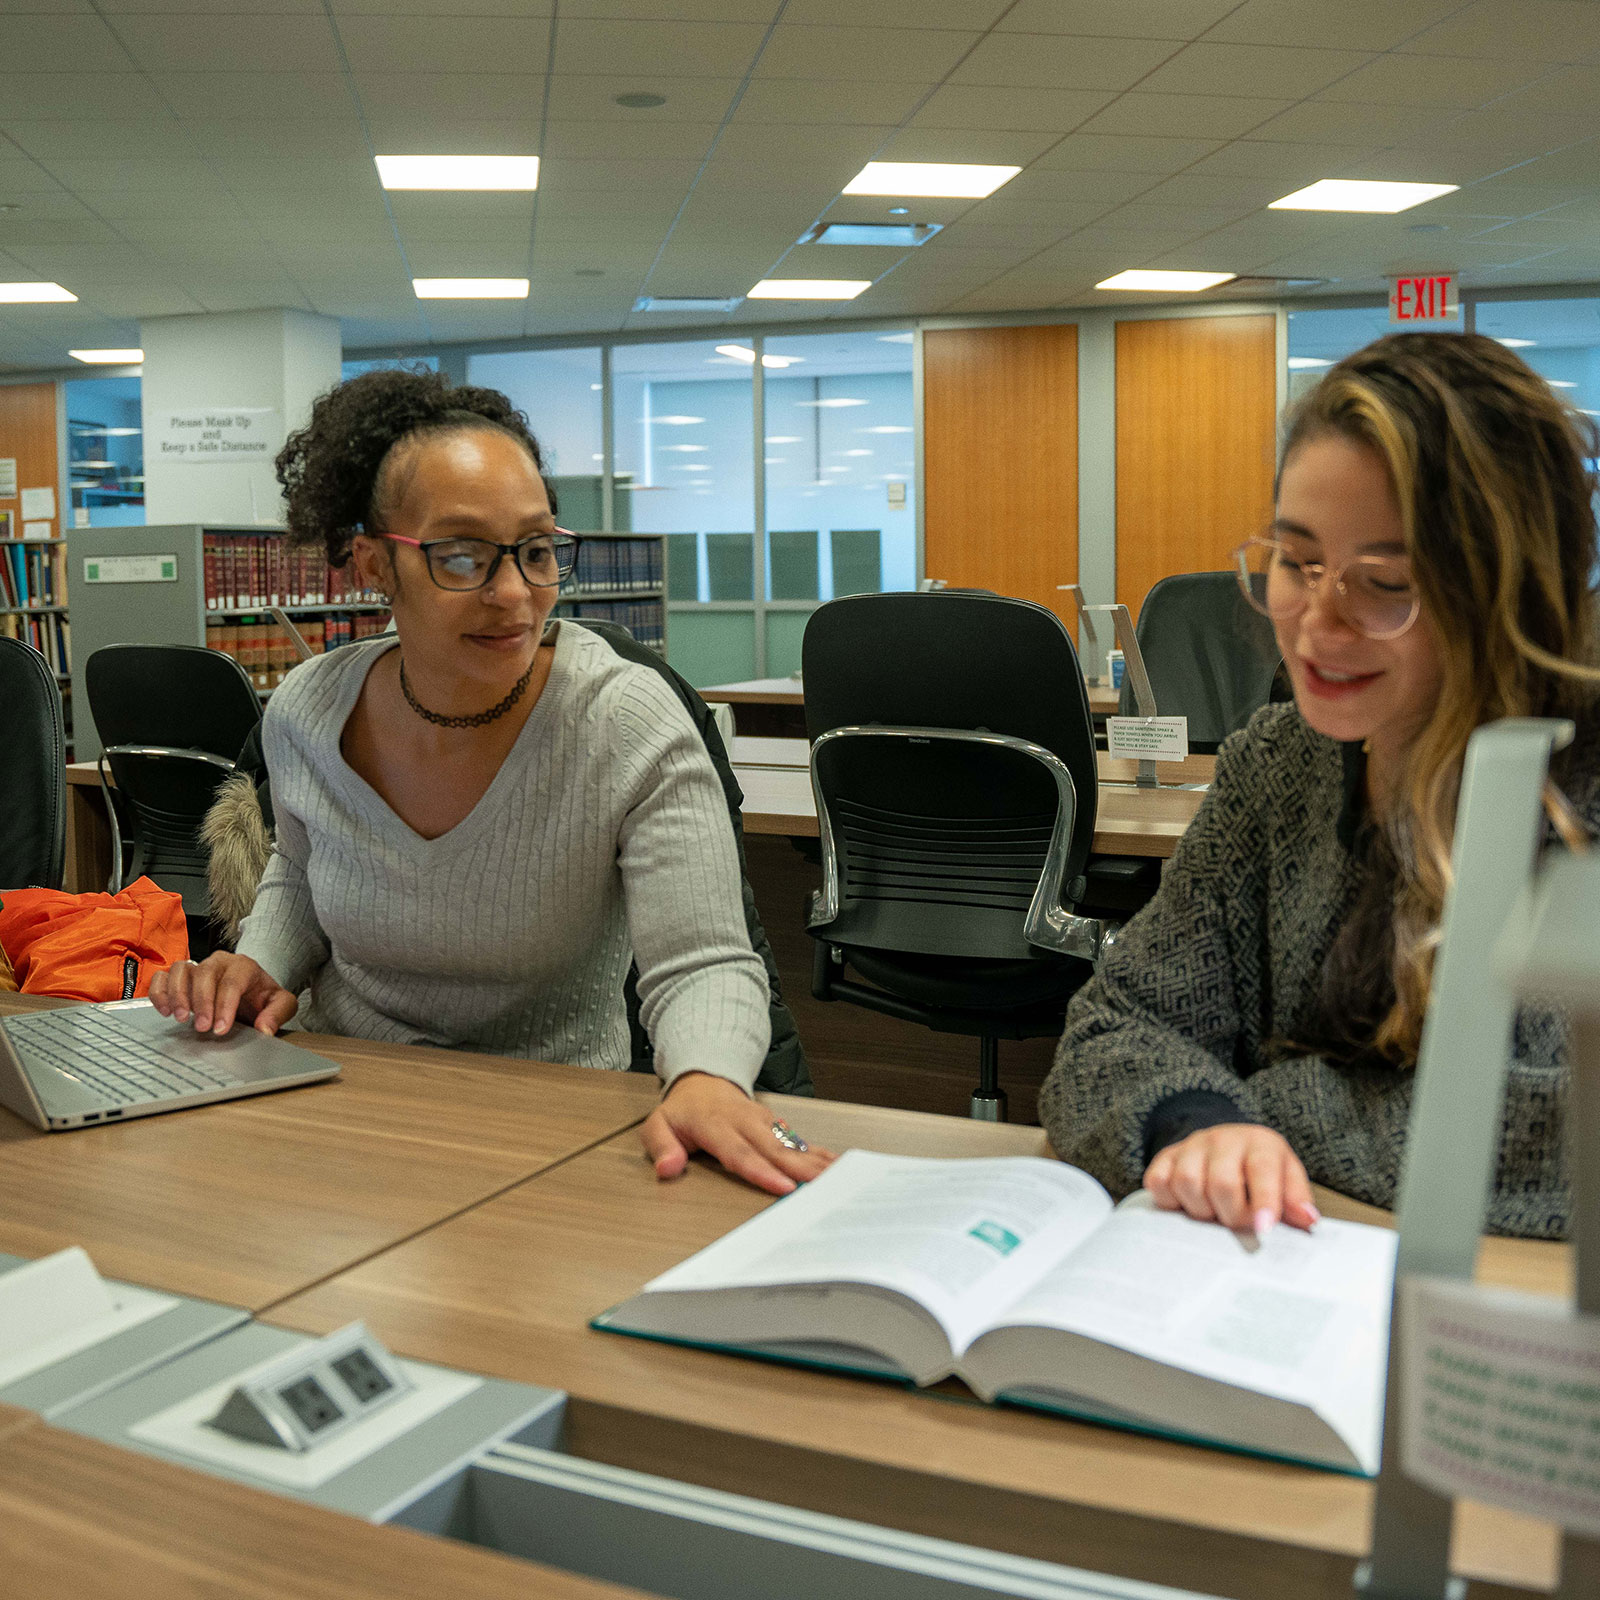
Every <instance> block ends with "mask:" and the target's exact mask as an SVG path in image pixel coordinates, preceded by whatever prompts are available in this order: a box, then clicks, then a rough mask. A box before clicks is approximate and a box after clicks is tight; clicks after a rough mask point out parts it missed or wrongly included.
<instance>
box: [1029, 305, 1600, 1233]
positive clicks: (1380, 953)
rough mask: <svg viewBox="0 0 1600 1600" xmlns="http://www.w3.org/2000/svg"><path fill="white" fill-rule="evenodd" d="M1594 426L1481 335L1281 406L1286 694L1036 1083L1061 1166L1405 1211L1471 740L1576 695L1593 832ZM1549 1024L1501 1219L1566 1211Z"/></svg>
mask: <svg viewBox="0 0 1600 1600" xmlns="http://www.w3.org/2000/svg"><path fill="white" fill-rule="evenodd" d="M1595 454H1596V442H1595V434H1594V429H1593V428H1592V426H1591V425H1590V424H1589V423H1588V421H1587V419H1586V418H1584V417H1582V416H1581V415H1579V414H1578V413H1576V412H1574V411H1573V410H1571V409H1570V408H1569V407H1567V406H1565V405H1563V404H1562V403H1561V401H1560V400H1558V399H1557V397H1556V395H1555V394H1554V393H1553V392H1552V390H1551V388H1550V387H1549V385H1548V384H1547V383H1546V382H1545V381H1544V379H1542V378H1541V377H1540V376H1539V375H1538V374H1537V373H1535V372H1534V371H1533V370H1532V369H1531V368H1529V367H1528V366H1527V364H1526V363H1525V362H1523V361H1522V360H1520V359H1519V358H1518V357H1517V356H1515V355H1513V354H1512V353H1511V352H1510V351H1508V350H1506V349H1504V348H1503V347H1502V346H1500V345H1499V344H1497V343H1496V342H1495V341H1494V340H1492V339H1486V338H1482V337H1480V336H1478V335H1474V334H1467V335H1458V334H1397V335H1394V336H1392V337H1390V338H1387V339H1381V340H1379V341H1378V342H1377V343H1375V344H1372V345H1369V346H1368V347H1367V348H1366V349H1364V350H1361V351H1358V352H1357V353H1356V354H1355V355H1352V356H1349V357H1347V358H1346V359H1345V360H1344V361H1341V362H1340V363H1339V364H1338V365H1337V366H1335V367H1333V368H1332V369H1331V370H1330V371H1329V372H1328V374H1327V376H1326V377H1325V378H1324V379H1323V380H1322V382H1321V383H1320V384H1319V385H1318V386H1317V387H1316V388H1315V389H1314V390H1313V391H1312V392H1311V393H1310V394H1309V395H1308V396H1306V398H1305V399H1304V400H1303V401H1302V402H1301V404H1300V405H1299V407H1298V408H1297V410H1296V411H1295V412H1294V413H1293V415H1292V416H1291V418H1290V420H1289V425H1288V429H1287V433H1286V438H1285V443H1284V448H1283V454H1282V460H1281V466H1280V469H1279V476H1278V484H1277V493H1276V501H1277V504H1276V515H1275V517H1274V519H1273V522H1272V524H1271V526H1270V528H1269V529H1268V530H1267V532H1266V534H1265V535H1263V536H1262V537H1261V538H1259V539H1254V540H1251V541H1249V542H1248V543H1247V544H1246V545H1245V546H1243V547H1241V550H1240V551H1239V552H1238V554H1237V560H1238V563H1239V573H1240V581H1241V585H1242V586H1243V588H1244V590H1245V592H1246V594H1247V596H1248V597H1249V598H1250V600H1251V603H1252V604H1254V605H1256V606H1257V607H1258V608H1259V609H1261V610H1264V611H1266V613H1267V614H1268V615H1269V616H1270V617H1271V618H1272V621H1273V624H1274V627H1275V629H1276V633H1277V639H1278V644H1279V647H1280V648H1281V650H1282V652H1283V657H1284V663H1285V666H1286V668H1287V671H1288V674H1289V678H1290V681H1291V683H1292V685H1293V688H1294V704H1293V705H1274V706H1269V707H1267V708H1265V709H1264V710H1262V711H1260V712H1258V713H1257V714H1256V716H1255V717H1254V718H1253V719H1252V721H1251V723H1250V725H1249V727H1248V728H1246V729H1245V730H1244V731H1243V732H1242V733H1239V734H1236V735H1235V736H1234V737H1233V738H1232V739H1230V740H1229V741H1228V742H1227V743H1226V744H1225V745H1224V746H1223V748H1222V751H1221V752H1220V754H1219V757H1218V762H1217V770H1216V775H1215V779H1214V782H1213V784H1212V787H1211V792H1210V794H1209V795H1208V796H1207V798H1206V802H1205V804H1204V805H1203V806H1202V808H1201V810H1200V813H1199V815H1198V816H1197V817H1196V819H1195V822H1194V825H1193V826H1192V827H1191V828H1190V830H1189V832H1188V833H1187V835H1186V836H1185V838H1184V840H1183V842H1182V844H1181V845H1180V847H1179V849H1178V852H1177V854H1176V855H1175V856H1174V857H1173V859H1172V861H1171V863H1170V864H1169V866H1168V868H1167V870H1166V872H1165V873H1164V875H1163V877H1162V883H1161V888H1160V891H1159V892H1158V894H1157V895H1156V897H1155V899H1154V900H1153V901H1152V902H1151V903H1150V905H1149V906H1147V907H1146V908H1145V910H1144V911H1142V912H1141V913H1140V914H1139V915H1138V916H1137V917H1136V918H1134V919H1133V920H1132V921H1131V922H1130V923H1129V924H1128V926H1127V927H1126V928H1125V929H1124V930H1123V932H1122V935H1121V937H1120V939H1119V940H1118V942H1117V943H1116V945H1115V946H1114V947H1113V949H1112V951H1111V952H1110V953H1109V954H1108V956H1107V957H1106V958H1105V960H1104V961H1103V962H1102V964H1101V966H1100V969H1099V971H1098V972H1097V974H1096V976H1095V978H1094V979H1093V980H1092V981H1091V982H1090V983H1089V984H1088V985H1087V986H1086V987H1085V988H1084V989H1083V990H1082V991H1081V992H1080V993H1079V995H1078V996H1077V997H1076V999H1075V1000H1074V1002H1073V1005H1072V1008H1071V1010H1070V1011H1069V1013H1068V1017H1067V1029H1066V1033H1065V1036H1064V1037H1063V1039H1062V1041H1061V1046H1060V1049H1059V1051H1058V1053H1057V1057H1056V1064H1055V1068H1054V1070H1053V1071H1052V1073H1051V1075H1050V1078H1049V1079H1048V1081H1047V1082H1046V1084H1045V1087H1044V1090H1043V1093H1042V1095H1041V1098H1040V1110H1041V1113H1042V1119H1043V1121H1044V1123H1045V1126H1046V1128H1047V1129H1048V1130H1049V1133H1050V1137H1051V1141H1052V1143H1053V1144H1054V1146H1055V1148H1056V1149H1057V1150H1058V1151H1059V1152H1060V1154H1061V1155H1063V1156H1064V1157H1065V1158H1066V1159H1068V1160H1070V1161H1073V1162H1075V1163H1077V1164H1079V1165H1081V1166H1084V1167H1087V1168H1088V1169H1089V1170H1091V1171H1093V1172H1095V1173H1096V1174H1097V1175H1098V1176H1100V1177H1101V1178H1102V1179H1104V1180H1105V1181H1106V1182H1108V1183H1109V1184H1110V1185H1111V1186H1112V1187H1113V1188H1114V1189H1117V1190H1119V1191H1125V1190H1130V1189H1133V1188H1136V1187H1138V1186H1139V1184H1141V1183H1143V1185H1144V1186H1145V1187H1146V1188H1147V1189H1149V1190H1150V1191H1151V1193H1152V1195H1153V1197H1154V1199H1155V1201H1156V1203H1157V1204H1158V1205H1161V1206H1163V1207H1166V1208H1168V1209H1180V1208H1181V1209H1182V1210H1184V1211H1186V1212H1187V1213H1189V1214H1190V1215H1191V1216H1195V1217H1199V1218H1203V1219H1216V1220H1220V1221H1222V1222H1224V1223H1226V1224H1228V1225H1229V1226H1233V1227H1250V1226H1254V1227H1255V1228H1256V1229H1257V1230H1258V1231H1260V1230H1263V1229H1265V1228H1269V1227H1271V1226H1273V1225H1274V1224H1276V1223H1277V1222H1279V1221H1285V1222H1288V1223H1290V1224H1293V1225H1296V1226H1300V1227H1309V1226H1310V1225H1311V1224H1312V1223H1313V1222H1315V1220H1316V1216H1317V1213H1316V1209H1315V1207H1314V1206H1313V1204H1312V1200H1311V1190H1310V1183H1311V1182H1312V1181H1315V1182H1318V1183H1323V1184H1326V1185H1328V1186H1329V1187H1330V1188H1333V1189H1337V1190H1339V1191H1341V1192H1343V1193H1346V1194H1350V1195H1354V1196H1356V1197H1357V1198H1359V1199H1363V1200H1368V1201H1371V1202H1373V1203H1375V1204H1378V1205H1392V1204H1393V1202H1394V1196H1395V1190H1396V1186H1397V1182H1398V1178H1399V1171H1400V1164H1401V1158H1402V1155H1403V1151H1404V1145H1405V1134H1406V1124H1407V1120H1408V1117H1409V1112H1410V1104H1411V1091H1412V1083H1413V1069H1414V1067H1415V1065H1416V1060H1417V1049H1418V1044H1419V1041H1420V1038H1421V1033H1422V1022H1423V1016H1424V1013H1425V1011H1426V1008H1427V1003H1428V992H1429V983H1430V978H1431V973H1432V966H1433V958H1434V954H1435V950H1436V947H1437V943H1438V937H1439V924H1440V915H1441V911H1442V907H1443V903H1444V897H1445V894H1446V891H1447V890H1448V888H1449V885H1450V849H1451V841H1452V837H1453V833H1454V826H1455V808H1456V799H1457V794H1458V790H1459V785H1460V781H1461V769H1462V760H1463V757H1464V754H1465V751H1466V746H1467V740H1468V739H1469V737H1470V736H1471V734H1472V732H1473V730H1474V729H1475V728H1478V727H1480V726H1482V725H1483V724H1484V723H1487V722H1493V721H1495V720H1497V719H1498V718H1501V717H1527V716H1532V717H1566V718H1571V719H1572V720H1573V721H1574V722H1575V723H1576V725H1577V737H1576V739H1575V740H1574V742H1573V744H1572V745H1571V746H1570V747H1569V748H1568V749H1567V750H1565V751H1564V752H1562V753H1561V755H1560V756H1559V757H1558V758H1557V761H1556V763H1555V765H1554V767H1553V771H1552V778H1553V781H1554V783H1555V785H1557V786H1558V787H1559V790H1560V791H1561V792H1562V793H1564V795H1565V796H1566V798H1567V800H1570V802H1571V803H1572V805H1573V806H1574V807H1575V808H1576V816H1575V817H1574V816H1573V815H1572V814H1571V812H1570V811H1568V810H1567V808H1566V806H1565V803H1564V802H1563V801H1562V800H1561V799H1560V798H1559V797H1558V796H1556V795H1554V794H1553V795H1552V796H1551V805H1552V808H1553V809H1554V810H1556V811H1557V813H1558V815H1559V816H1561V817H1562V819H1563V824H1564V827H1565V829H1566V831H1567V832H1569V833H1571V832H1573V831H1574V830H1575V829H1577V828H1579V827H1582V826H1587V827H1589V828H1593V827H1595V826H1596V825H1597V824H1600V672H1597V671H1596V667H1595V661H1596V648H1595V646H1596V640H1595V623H1596V613H1595V603H1594V595H1593V593H1592V582H1593V571H1594V566H1595V559H1596V529H1595V514H1594V507H1593V498H1592V497H1593V495H1594V492H1595V488H1596V484H1595V478H1594V471H1593V467H1592V465H1591V462H1592V460H1593V458H1594V456H1595ZM1565 1042H1566V1041H1565V1029H1564V1026H1563V1025H1562V1023H1561V1021H1560V1019H1559V1018H1558V1017H1556V1016H1554V1015H1552V1014H1549V1013H1546V1012H1537V1011H1531V1010H1530V1011H1525V1012H1523V1013H1522V1015H1521V1016H1520V1017H1519V1019H1518V1024H1517V1031H1516V1041H1515V1059H1514V1061H1513V1062H1512V1064H1511V1072H1510V1077H1509V1081H1508V1086H1507V1092H1506V1097H1505V1110H1504V1128H1503V1131H1502V1135H1501V1140H1500V1149H1499V1166H1498V1172H1497V1176H1496V1183H1495V1192H1494V1194H1493V1195H1492V1197H1491V1200H1490V1206H1489V1223H1490V1226H1491V1227H1492V1228H1494V1229H1495V1230H1496V1231H1499V1232H1505V1233H1513V1234H1522V1235H1532V1236H1537V1237H1559V1236H1561V1235H1562V1234H1564V1232H1565V1230H1566V1221H1567V1210H1568V1189H1567V1180H1566V1174H1565V1169H1564V1161H1563V1149H1562V1138H1563V1131H1562V1129H1563V1115H1564V1106H1565V1092H1566V1068H1565Z"/></svg>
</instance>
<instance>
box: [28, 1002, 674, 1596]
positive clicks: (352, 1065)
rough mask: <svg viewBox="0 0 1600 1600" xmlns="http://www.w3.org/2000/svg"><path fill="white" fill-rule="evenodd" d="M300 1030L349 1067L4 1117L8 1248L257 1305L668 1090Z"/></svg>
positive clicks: (578, 1145)
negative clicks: (72, 1114)
mask: <svg viewBox="0 0 1600 1600" xmlns="http://www.w3.org/2000/svg"><path fill="white" fill-rule="evenodd" d="M56 1003H59V1002H51V1001H40V1000H35V999H33V998H31V997H28V996H22V995H15V994H8V995H0V1011H15V1010H24V1009H33V1008H37V1007H40V1006H48V1005H51V1004H56ZM291 1037H292V1038H293V1040H294V1041H295V1042H296V1043H297V1044H303V1045H305V1046H306V1047H307V1048H308V1049H311V1050H315V1051H316V1052H317V1053H318V1054H321V1055H327V1056H331V1057H333V1058H334V1059H336V1060H337V1061H339V1062H340V1063H341V1064H342V1066H343V1068H344V1073H343V1076H342V1077H341V1078H338V1079H336V1080H334V1081H333V1082H331V1083H326V1084H315V1085H312V1086H310V1087H308V1088H303V1089H292V1090H284V1091H282V1092H280V1093H277V1094H267V1095H257V1096H251V1097H248V1098H246V1099H243V1100H234V1101H229V1102H227V1103H225V1104H222V1105H215V1106H201V1107H197V1108H195V1109H193V1110H188V1111H181V1112H176V1113H171V1114H167V1115H162V1116H154V1117H140V1118H137V1119H136V1120H134V1121H131V1122H122V1123H115V1124H111V1125H102V1126H100V1127H98V1128H85V1129H75V1130H73V1131H72V1132H70V1133H49V1134H47V1133H41V1132H39V1131H38V1130H37V1129H35V1128H34V1127H33V1126H32V1125H31V1124H29V1123H26V1122H23V1121H22V1120H21V1118H19V1117H15V1116H13V1115H12V1114H11V1113H10V1112H9V1111H3V1110H0V1251H6V1252H10V1253H13V1254H16V1255H22V1256H42V1255H47V1254H49V1253H50V1252H51V1251H54V1250H60V1249H63V1248H65V1247H66V1246H68V1245H74V1244H79V1245H82V1246H83V1247H84V1248H85V1249H87V1250H88V1252H89V1253H90V1255H91V1256H93V1257H94V1261H95V1265H96V1266H97V1267H99V1268H100V1270H101V1271H102V1272H103V1273H105V1274H106V1275H107V1276H108V1277H113V1278H125V1279H128V1280H129V1281H131V1282H134V1283H142V1284H147V1285H149V1286H150V1287H152V1288H156V1289H165V1290H169V1291H172V1292H175V1293H180V1294H190V1295H196V1296H198V1297H200V1298H202V1299H209V1300H218V1301H221V1302H223V1303H224V1304H227V1305H235V1306H243V1307H245V1308H246V1309H248V1310H252V1311H259V1310H260V1309H262V1308H263V1307H265V1306H268V1305H271V1304H272V1303H273V1302H274V1301H276V1300H279V1299H282V1298H283V1296H285V1295H287V1294H291V1293H293V1292H294V1291H295V1290H297V1289H302V1288H304V1287H305V1286H306V1285H308V1284H311V1283H315V1282H317V1281H318V1280H319V1279H321V1278H324V1277H326V1276H328V1275H329V1274H330V1273H335V1272H339V1271H341V1270H342V1269H344V1268H347V1267H350V1266H352V1265H354V1264H355V1263H357V1262H359V1261H361V1260H363V1259H365V1258H366V1257H367V1256H370V1255H372V1254H374V1253H375V1252H377V1251H380V1250H384V1249H386V1248H388V1247H389V1246H391V1245H394V1244H396V1243H398V1242H399V1241H401V1240H403V1239H406V1238H409V1237H410V1236H411V1235H412V1234H414V1233H417V1232H418V1231H419V1230H421V1229H425V1228H428V1227H432V1226H433V1225H435V1224H437V1223H439V1222H442V1221H444V1220H445V1219H446V1218H448V1217H451V1216H453V1215H455V1214H456V1213H457V1212H459V1211H462V1210H464V1209H465V1208H467V1207H469V1206H473V1205H476V1204H478V1203H479V1202H481V1201H483V1200H486V1199H488V1198H490V1197H491V1196H493V1195H495V1194H498V1193H499V1192H501V1191H502V1190H504V1189H506V1188H507V1187H509V1186H510V1185H513V1184H515V1183H518V1182H520V1181H521V1180H522V1179H525V1178H527V1177H530V1176H531V1175H533V1174H534V1173H536V1172H539V1171H542V1170H543V1169H544V1168H545V1167H547V1166H550V1165H551V1164H552V1163H555V1162H559V1161H562V1160H564V1159H566V1158H567V1157H569V1156H571V1155H573V1154H575V1153H576V1152H578V1151H581V1150H584V1149H587V1148H588V1147H589V1146H591V1145H593V1144H595V1143H597V1142H598V1141H600V1140H604V1139H607V1138H609V1137H610V1136H611V1135H612V1134H615V1133H617V1132H618V1131H620V1130H621V1129H624V1128H629V1127H631V1126H633V1125H634V1124H635V1123H637V1122H639V1121H640V1120H642V1119H643V1118H644V1117H646V1116H648V1115H649V1113H650V1111H651V1109H652V1108H653V1107H654V1105H655V1103H656V1098H657V1094H658V1086H657V1085H656V1082H655V1080H654V1079H653V1078H647V1077H644V1076H643V1075H641V1074H636V1073H627V1072H595V1071H590V1070H586V1069H584V1068H582V1067H553V1066H547V1065H544V1064H543V1063H539V1062H530V1061H510V1060H504V1059H500V1058H496V1057H492V1056H477V1055H465V1054H462V1053H460V1052H457V1051H453V1050H431V1049H419V1048H416V1047H411V1046H389V1045H381V1044H373V1043H370V1042H368V1041H365V1040H358V1039H336V1038H333V1037H331V1036H326V1035H321V1034H310V1033H301V1034H293V1035H291ZM630 1137H637V1136H636V1135H630ZM3 1588H4V1585H3V1584H0V1590H3Z"/></svg>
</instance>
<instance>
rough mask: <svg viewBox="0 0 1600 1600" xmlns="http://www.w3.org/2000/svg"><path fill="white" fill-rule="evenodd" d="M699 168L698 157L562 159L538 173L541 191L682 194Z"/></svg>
mask: <svg viewBox="0 0 1600 1600" xmlns="http://www.w3.org/2000/svg"><path fill="white" fill-rule="evenodd" d="M699 170H700V163H699V162H698V161H563V162H560V163H559V164H558V165H556V166H554V167H552V168H551V170H550V172H549V173H548V174H544V173H541V174H540V179H539V184H540V192H541V193H544V192H545V191H547V190H548V191H549V192H550V193H552V194H554V193H557V192H564V191H568V190H572V191H586V192H588V193H591V194H600V193H610V194H619V195H620V194H631V193H643V194H663V193H669V192H670V193H675V194H680V195H681V194H682V193H683V192H684V191H685V190H687V189H688V187H689V185H690V184H691V183H693V182H694V176H695V173H696V172H698V171H699Z"/></svg>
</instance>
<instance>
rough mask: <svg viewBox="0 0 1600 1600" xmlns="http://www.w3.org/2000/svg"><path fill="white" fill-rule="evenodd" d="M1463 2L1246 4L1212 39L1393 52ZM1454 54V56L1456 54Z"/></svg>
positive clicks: (1287, 0) (1293, 0) (1282, 0)
mask: <svg viewBox="0 0 1600 1600" xmlns="http://www.w3.org/2000/svg"><path fill="white" fill-rule="evenodd" d="M1460 9H1461V0H1339V3H1338V4H1337V5H1328V4H1326V0H1246V3H1245V4H1244V5H1241V6H1235V7H1232V8H1230V10H1229V13H1228V15H1227V16H1226V17H1224V18H1223V19H1222V21H1220V22H1219V23H1218V24H1217V25H1216V27H1214V28H1213V29H1212V30H1211V32H1210V33H1209V34H1207V35H1206V37H1207V38H1208V39H1215V40H1218V41H1227V42H1230V43H1237V44H1295V45H1310V46H1316V47H1320V48H1325V49H1332V50H1392V49H1393V48H1394V47H1395V46H1396V45H1398V44H1400V43H1402V42H1403V41H1404V40H1406V39H1409V38H1411V37H1412V36H1413V35H1414V34H1417V33H1420V32H1422V31H1423V30H1425V29H1427V28H1429V27H1431V26H1432V25H1433V24H1434V23H1436V22H1438V21H1439V20H1440V19H1441V18H1442V17H1446V16H1449V15H1450V13H1451V12H1453V11H1459V10H1460ZM1452 53H1454V52H1452Z"/></svg>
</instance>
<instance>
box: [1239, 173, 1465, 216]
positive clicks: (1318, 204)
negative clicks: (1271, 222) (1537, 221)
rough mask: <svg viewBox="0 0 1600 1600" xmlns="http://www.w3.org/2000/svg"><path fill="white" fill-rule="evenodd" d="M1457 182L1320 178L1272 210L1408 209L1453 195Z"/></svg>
mask: <svg viewBox="0 0 1600 1600" xmlns="http://www.w3.org/2000/svg"><path fill="white" fill-rule="evenodd" d="M1460 187H1461V185H1460V184H1457V183H1379V182H1376V181H1371V182H1369V181H1368V180H1367V179H1365V178H1320V179H1318V181H1317V182H1316V183H1313V184H1308V185H1307V186H1306V187H1305V188H1304V189H1296V190H1295V192H1294V193H1293V194H1286V195H1285V196H1284V197H1283V198H1282V199H1281V200H1274V201H1273V202H1272V203H1271V205H1269V206H1268V207H1267V209H1268V210H1269V211H1382V212H1395V211H1409V210H1410V209H1411V208H1412V206H1420V205H1421V204H1422V202H1423V201H1424V200H1437V199H1438V198H1439V196H1440V195H1442V194H1454V193H1455V192H1456V190H1457V189H1459V188H1460Z"/></svg>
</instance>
